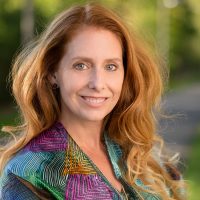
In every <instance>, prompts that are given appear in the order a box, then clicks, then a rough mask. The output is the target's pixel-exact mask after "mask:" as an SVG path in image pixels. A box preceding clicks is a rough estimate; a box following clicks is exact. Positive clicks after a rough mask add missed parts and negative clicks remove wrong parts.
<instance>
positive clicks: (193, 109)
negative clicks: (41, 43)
mask: <svg viewBox="0 0 200 200" xmlns="http://www.w3.org/2000/svg"><path fill="white" fill-rule="evenodd" d="M84 2H89V1H84V0H42V1H41V0H0V126H2V125H8V124H15V123H17V109H16V107H15V104H14V100H13V98H12V96H11V94H10V91H11V89H10V85H9V84H8V74H9V71H10V69H11V63H12V60H13V58H14V56H15V55H16V53H17V52H18V51H20V49H22V48H23V46H24V45H25V44H26V43H28V42H30V41H31V40H32V39H33V38H34V37H35V36H38V35H39V34H40V33H41V31H42V30H44V29H45V27H46V25H47V24H48V23H49V21H51V20H52V18H53V17H54V16H55V15H56V14H57V13H59V12H60V11H62V10H63V9H65V8H68V7H70V6H72V5H74V4H76V3H84ZM95 2H99V3H102V4H103V5H105V6H107V7H109V8H111V9H113V10H115V11H117V12H118V13H119V14H120V15H121V16H122V17H123V18H124V20H125V21H126V23H127V24H128V25H129V26H130V27H131V29H133V30H134V31H136V32H137V34H138V35H139V36H140V38H143V39H144V40H145V41H146V43H148V44H149V45H150V47H151V50H152V52H153V54H156V55H157V54H158V55H159V56H160V57H161V58H162V60H163V61H164V62H163V63H164V64H165V65H166V66H167V67H168V68H169V70H170V79H169V83H168V87H167V88H166V94H165V96H164V99H163V107H164V110H165V111H166V112H167V114H170V115H174V114H175V117H173V118H172V119H170V120H165V121H164V120H161V122H160V130H159V131H160V134H162V136H163V137H164V139H165V141H166V144H167V145H168V146H169V147H170V149H171V151H173V152H180V153H181V158H182V159H181V160H182V162H183V164H184V166H185V167H184V177H185V179H187V180H188V183H189V187H190V189H189V193H190V198H189V199H191V200H197V199H198V200H199V197H198V194H200V193H199V191H198V190H199V185H200V173H199V169H200V100H199V99H200V22H199V19H200V3H199V0H151V1H147V0H121V1H120V0H104V1H103V0H102V1H100V0H99V1H95Z"/></svg>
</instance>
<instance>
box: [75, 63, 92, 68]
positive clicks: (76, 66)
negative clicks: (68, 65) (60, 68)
mask: <svg viewBox="0 0 200 200" xmlns="http://www.w3.org/2000/svg"><path fill="white" fill-rule="evenodd" d="M73 67H74V68H75V69H76V70H85V69H87V68H88V66H87V65H85V64H84V63H77V64H74V65H73Z"/></svg>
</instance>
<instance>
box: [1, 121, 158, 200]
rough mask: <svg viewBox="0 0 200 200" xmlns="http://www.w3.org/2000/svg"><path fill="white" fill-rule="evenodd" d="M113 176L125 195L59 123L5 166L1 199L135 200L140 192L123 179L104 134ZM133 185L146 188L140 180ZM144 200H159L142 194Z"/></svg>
mask: <svg viewBox="0 0 200 200" xmlns="http://www.w3.org/2000/svg"><path fill="white" fill-rule="evenodd" d="M104 138H105V143H106V147H107V152H108V155H109V159H110V161H111V164H112V167H113V170H114V173H115V176H116V177H117V178H118V180H119V181H120V182H121V184H122V185H123V187H124V190H125V192H124V193H123V192H119V191H117V190H116V189H115V188H114V187H113V186H112V185H111V184H110V183H109V181H108V180H107V179H106V177H105V176H104V175H103V174H102V173H101V171H100V170H99V169H98V167H97V166H95V164H94V163H93V162H92V160H90V158H89V157H88V156H87V155H86V154H85V153H84V152H83V151H82V150H81V149H80V147H79V146H78V145H77V144H76V143H75V141H74V140H73V139H72V138H71V136H70V135H69V134H68V133H67V131H66V130H65V128H64V127H63V125H62V124H61V123H60V122H57V123H55V124H54V125H53V126H52V127H51V128H49V129H48V130H46V131H44V132H42V133H41V134H39V136H37V137H36V138H34V139H33V140H31V141H30V142H29V143H28V144H27V145H26V146H25V147H24V148H23V149H21V150H20V151H19V152H18V153H17V155H15V156H14V157H13V158H12V159H11V160H10V161H9V162H8V164H7V165H6V167H5V169H4V172H3V175H2V176H1V189H0V196H1V198H0V199H2V200H38V199H48V200H51V199H57V200H64V199H66V200H93V199H95V200H101V199H102V200H122V199H130V200H131V199H132V200H133V199H134V200H137V199H139V198H138V196H139V195H138V194H139V192H138V191H137V190H136V189H134V188H133V187H131V186H130V185H128V184H127V183H126V181H125V180H124V179H123V178H122V174H121V171H120V168H119V166H118V161H119V159H120V157H121V156H122V152H121V149H120V147H119V146H118V145H117V144H116V143H114V142H113V141H112V140H111V139H110V138H108V137H107V135H106V134H104ZM136 184H137V185H138V186H141V187H145V186H144V185H143V183H142V182H141V181H140V180H136ZM140 195H142V196H143V198H144V199H145V200H158V199H159V197H158V196H156V195H152V194H150V193H147V192H146V193H145V192H142V193H140Z"/></svg>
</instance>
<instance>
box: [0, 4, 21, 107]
mask: <svg viewBox="0 0 200 200" xmlns="http://www.w3.org/2000/svg"><path fill="white" fill-rule="evenodd" d="M20 3H21V2H20V1H12V2H11V1H9V0H1V1H0V91H1V94H0V101H1V103H2V102H7V101H8V99H9V97H10V95H9V92H8V90H9V88H8V86H7V77H8V73H9V70H10V63H11V60H12V57H13V55H14V53H15V52H16V49H18V48H19V44H20V20H19V18H20Z"/></svg>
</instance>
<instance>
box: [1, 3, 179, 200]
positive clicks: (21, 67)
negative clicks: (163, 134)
mask: <svg viewBox="0 0 200 200" xmlns="http://www.w3.org/2000/svg"><path fill="white" fill-rule="evenodd" d="M82 26H93V27H98V28H102V29H106V30H109V31H111V32H112V33H114V34H115V35H117V37H118V38H119V39H120V41H121V44H122V48H123V63H124V69H125V76H124V82H123V87H122V92H121V96H120V99H119V101H118V103H117V105H116V106H115V108H114V109H113V110H112V112H111V113H110V114H109V115H108V116H106V118H105V120H104V128H105V129H107V131H108V134H109V136H110V137H111V138H112V139H113V140H114V141H115V142H117V143H118V144H119V145H120V146H121V148H122V149H123V152H124V155H123V159H124V160H125V163H126V166H127V172H126V173H125V174H124V178H125V179H126V180H127V182H128V183H129V184H131V185H132V186H133V187H136V188H138V190H141V188H139V187H138V186H137V185H136V184H135V180H136V179H137V178H140V179H141V180H142V181H143V182H144V183H145V184H147V185H148V186H149V187H150V188H151V190H148V192H152V193H156V194H159V195H160V196H161V197H162V198H163V199H165V200H175V199H176V200H180V199H182V198H181V197H180V195H179V189H180V188H181V187H182V185H181V182H180V181H174V180H172V178H171V176H170V175H169V173H167V170H166V169H165V167H164V166H163V162H161V161H159V160H160V158H159V156H158V155H157V156H155V155H154V153H153V149H154V146H155V144H157V143H160V144H162V143H163V141H162V139H161V138H160V137H159V136H158V134H156V117H155V112H156V110H159V105H160V99H161V95H162V92H163V79H162V78H163V77H162V73H161V70H160V69H159V67H158V65H157V64H156V63H155V61H154V59H152V56H151V54H149V53H148V52H147V51H146V50H145V47H144V45H143V44H141V42H139V41H138V39H137V37H136V36H135V35H134V34H133V33H132V32H130V29H129V28H128V26H127V25H126V24H125V23H124V22H123V21H122V19H121V17H119V16H118V15H117V14H115V13H114V12H112V11H111V10H109V9H106V8H104V7H103V6H100V5H97V4H94V3H90V4H86V5H79V6H74V7H72V8H70V9H68V10H66V11H64V12H62V13H61V14H59V15H58V16H57V17H56V18H55V19H54V20H53V21H52V23H50V25H49V26H48V27H47V29H46V30H45V31H44V32H43V33H42V35H41V36H40V37H39V38H38V39H37V40H36V41H35V42H33V43H32V45H29V47H27V48H26V49H24V50H23V51H22V52H21V53H20V54H19V55H18V57H17V58H16V60H15V62H14V64H13V68H12V74H11V77H12V89H13V95H14V97H15V99H16V102H17V104H18V106H19V110H20V111H21V116H22V122H21V124H20V125H19V126H16V127H8V126H7V127H3V129H2V130H3V131H5V132H9V133H10V132H11V133H16V132H17V133H19V132H20V133H21V134H20V137H18V138H17V139H16V140H15V142H13V143H12V144H11V145H9V146H7V147H5V148H4V150H2V153H1V158H0V170H1V171H2V170H3V168H4V166H5V164H6V162H7V161H8V160H9V159H10V158H11V157H12V156H14V154H15V153H16V152H17V151H19V150H20V149H21V148H23V147H24V146H25V145H26V144H27V143H28V142H29V141H30V140H31V139H33V138H34V137H36V136H37V135H38V134H40V133H41V132H42V131H43V130H46V129H47V128H49V127H50V126H52V125H53V124H54V123H55V122H56V121H57V120H58V119H59V115H60V98H59V91H57V92H55V90H53V89H52V85H51V83H50V81H49V78H48V77H49V74H51V73H53V72H54V71H55V70H56V69H57V67H58V63H59V61H60V60H61V58H62V56H63V53H64V46H65V45H66V44H67V43H68V42H69V41H70V40H71V39H73V36H74V34H75V33H76V32H77V31H78V30H79V29H80V28H81V27H82ZM164 164H169V161H166V162H165V163H164ZM166 187H167V188H169V190H170V191H171V194H172V195H171V197H170V196H169V194H168V193H167V192H166Z"/></svg>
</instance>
